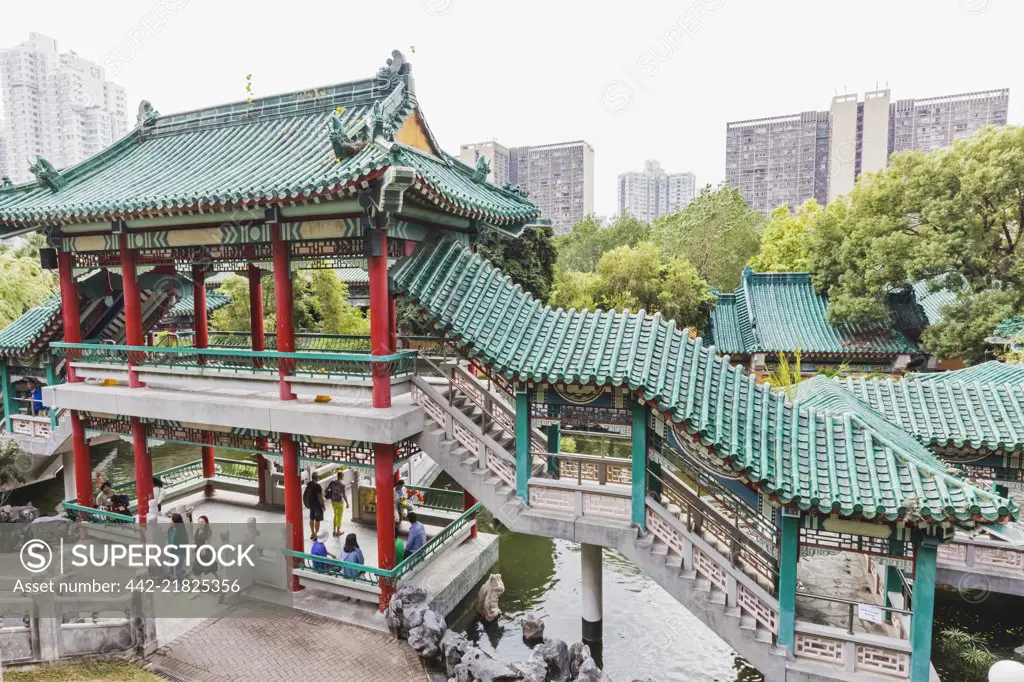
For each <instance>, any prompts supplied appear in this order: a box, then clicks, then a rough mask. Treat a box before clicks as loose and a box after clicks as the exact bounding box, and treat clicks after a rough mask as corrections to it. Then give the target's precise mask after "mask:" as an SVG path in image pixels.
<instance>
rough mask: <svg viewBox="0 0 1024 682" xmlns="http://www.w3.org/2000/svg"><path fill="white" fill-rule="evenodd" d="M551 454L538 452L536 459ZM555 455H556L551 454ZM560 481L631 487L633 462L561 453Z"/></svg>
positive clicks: (559, 461) (621, 458) (623, 459)
mask: <svg viewBox="0 0 1024 682" xmlns="http://www.w3.org/2000/svg"><path fill="white" fill-rule="evenodd" d="M548 454H549V453H546V452H536V451H534V453H533V455H534V456H535V457H544V456H547V455H548ZM550 454H552V455H554V454H555V453H550ZM555 456H557V457H558V479H559V480H560V481H566V482H568V481H576V483H578V484H583V483H596V484H598V485H606V484H608V483H618V484H621V485H630V484H631V483H632V482H633V462H632V460H629V459H625V458H623V457H601V456H598V455H579V454H576V453H566V452H559V453H557V455H555Z"/></svg>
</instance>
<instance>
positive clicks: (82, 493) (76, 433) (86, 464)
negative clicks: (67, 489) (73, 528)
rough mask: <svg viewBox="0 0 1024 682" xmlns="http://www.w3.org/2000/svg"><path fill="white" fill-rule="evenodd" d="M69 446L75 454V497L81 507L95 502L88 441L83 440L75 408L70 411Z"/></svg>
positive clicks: (82, 432)
mask: <svg viewBox="0 0 1024 682" xmlns="http://www.w3.org/2000/svg"><path fill="white" fill-rule="evenodd" d="M71 448H72V451H73V452H74V455H75V497H77V498H78V504H79V505H80V506H82V507H92V506H94V505H95V504H96V500H95V498H94V497H93V492H92V461H91V460H90V457H89V443H88V442H87V441H86V440H85V425H84V424H83V423H82V417H81V415H80V414H79V413H78V411H77V410H72V411H71Z"/></svg>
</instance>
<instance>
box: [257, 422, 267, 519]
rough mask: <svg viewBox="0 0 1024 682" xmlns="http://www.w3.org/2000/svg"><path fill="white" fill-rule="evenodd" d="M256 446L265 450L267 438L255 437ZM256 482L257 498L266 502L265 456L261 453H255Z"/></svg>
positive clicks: (261, 502)
mask: <svg viewBox="0 0 1024 682" xmlns="http://www.w3.org/2000/svg"><path fill="white" fill-rule="evenodd" d="M256 447H257V448H259V449H260V450H263V451H265V450H266V449H267V439H266V438H257V439H256ZM256 484H257V485H258V486H259V500H260V504H266V503H267V458H266V457H264V456H263V455H260V454H257V455H256Z"/></svg>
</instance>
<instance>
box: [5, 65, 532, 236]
mask: <svg viewBox="0 0 1024 682" xmlns="http://www.w3.org/2000/svg"><path fill="white" fill-rule="evenodd" d="M392 60H393V61H394V64H391V65H389V66H387V67H384V69H382V70H381V72H379V73H378V74H377V76H376V77H375V78H370V79H367V80H362V81H356V82H351V83H343V84H340V85H332V86H327V87H318V88H314V89H307V90H304V91H301V92H295V93H290V94H285V95H277V96H274V97H266V98H262V99H256V100H253V101H252V102H251V103H249V102H240V103H237V104H229V105H224V106H218V107H212V108H209V109H201V110H197V111H190V112H186V113H182V114H176V115H172V116H159V115H154V114H155V112H152V110H151V109H150V110H149V112H152V113H150V115H149V116H147V115H146V114H147V110H146V109H145V108H142V109H141V110H140V119H141V120H140V123H139V125H138V127H136V128H135V130H134V131H132V132H131V133H130V134H129V135H127V136H126V137H124V138H122V139H121V140H119V141H118V142H116V143H115V144H114V145H113V146H111V147H109V148H108V149H106V150H104V151H103V152H100V153H99V154H97V155H96V156H94V157H92V158H90V159H88V160H86V161H84V162H82V163H80V164H78V165H76V166H73V167H71V168H68V169H65V170H62V171H60V172H59V182H58V183H57V184H56V186H55V187H56V189H54V185H53V183H50V184H45V183H41V182H33V183H29V184H25V185H20V186H17V187H12V188H7V189H0V234H2V233H4V232H14V231H17V230H24V229H26V228H28V227H34V226H37V225H42V224H47V225H49V224H53V223H55V222H56V223H84V222H94V221H100V222H102V221H109V220H111V219H112V218H115V217H137V216H141V215H155V214H161V215H166V214H170V213H173V214H175V215H180V214H181V213H182V212H200V211H203V212H210V211H211V210H216V209H233V208H235V207H245V208H251V207H253V206H260V205H267V204H272V203H278V204H280V203H284V204H287V203H292V202H300V201H306V200H323V199H325V198H331V197H332V196H337V195H339V194H340V193H342V192H347V191H348V190H349V189H354V188H355V186H356V184H357V183H362V182H363V181H365V180H367V179H370V178H373V177H376V176H377V175H378V174H381V173H383V171H384V170H385V169H386V168H387V167H389V166H412V167H413V168H414V169H415V170H416V180H415V184H414V186H413V188H411V189H410V190H409V191H407V192H406V198H407V199H410V198H412V199H418V200H419V201H420V202H421V203H426V204H431V205H436V206H437V207H438V208H439V209H440V210H443V211H445V212H448V213H453V214H457V215H462V216H465V217H469V218H474V219H480V220H482V221H484V222H486V223H489V224H492V225H496V226H499V227H505V226H511V227H513V228H514V227H516V226H518V225H521V224H522V223H524V222H526V221H528V220H530V219H532V218H535V217H536V216H537V215H538V214H539V211H538V209H537V208H536V206H534V204H532V203H531V202H530V201H528V200H527V199H526V198H524V197H523V196H522V195H521V194H519V193H517V192H513V191H511V190H508V189H504V188H499V187H495V186H494V185H491V184H489V183H487V182H483V181H480V182H477V181H475V180H474V179H473V171H472V169H469V168H467V167H466V166H464V165H463V164H461V163H459V162H457V161H455V160H454V159H452V157H450V156H448V155H446V154H443V153H441V156H439V157H438V156H432V155H430V154H428V153H426V152H421V151H419V150H415V149H413V148H412V147H409V146H406V145H404V144H401V143H399V142H395V141H394V134H395V131H397V130H398V129H399V128H401V126H402V124H403V123H405V122H406V121H407V120H409V119H410V117H412V116H413V115H414V112H417V113H418V106H419V105H418V102H417V100H416V96H415V94H414V91H413V79H412V75H411V72H410V69H409V65H408V64H406V63H405V60H404V58H403V57H402V56H401V55H400V54H397V53H393V58H392ZM375 106H376V107H379V111H380V114H381V117H382V118H381V121H382V126H380V127H378V129H377V130H376V131H373V130H371V125H372V122H373V121H374V120H376V119H374V117H373V112H374V110H375ZM144 107H145V103H144ZM339 109H340V110H341V113H340V114H339V116H340V123H341V126H342V128H343V130H345V131H346V132H347V133H350V134H351V137H352V138H353V142H355V143H357V144H356V145H355V146H353V147H351V150H352V155H351V156H347V153H346V156H343V157H339V156H338V154H337V153H336V151H335V147H334V145H333V144H332V141H331V139H330V130H329V128H330V124H331V122H332V118H333V117H334V115H335V113H336V112H337V111H338V110H339ZM417 120H422V117H420V118H419V119H417ZM427 135H428V136H430V135H429V129H428V130H427ZM429 143H430V144H431V145H433V146H434V148H435V149H436V143H434V141H433V139H432V136H430V140H429ZM360 145H362V147H361V149H357V147H358V146H360ZM439 153H440V152H439Z"/></svg>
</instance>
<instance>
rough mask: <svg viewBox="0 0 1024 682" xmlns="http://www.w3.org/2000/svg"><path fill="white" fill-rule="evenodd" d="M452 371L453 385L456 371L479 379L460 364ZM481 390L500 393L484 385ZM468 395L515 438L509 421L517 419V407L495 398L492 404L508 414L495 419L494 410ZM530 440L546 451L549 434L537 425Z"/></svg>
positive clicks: (469, 378)
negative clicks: (500, 418)
mask: <svg viewBox="0 0 1024 682" xmlns="http://www.w3.org/2000/svg"><path fill="white" fill-rule="evenodd" d="M452 373H453V376H452V377H451V379H450V381H451V384H452V386H454V385H455V382H454V374H455V373H458V374H461V375H462V376H463V378H465V379H466V380H468V381H473V382H475V381H477V378H476V377H474V376H473V375H472V374H470V373H469V372H468V371H466V370H465V369H463V368H462V367H459V366H458V365H452ZM499 388H501V387H500V386H499ZM481 390H483V391H484V392H485V393H488V394H491V395H498V394H496V393H494V392H492V391H490V390H487V389H484V388H483V387H482V386H481ZM466 397H467V398H468V399H469V400H470V401H472V402H473V404H474V405H476V406H477V407H479V408H480V410H481V411H483V412H484V414H486V415H487V416H488V417H489V418H490V419H491V422H492V423H494V424H497V425H498V426H500V427H501V428H502V429H503V430H504V431H505V433H507V434H509V435H510V436H512V437H513V438H515V435H516V434H515V429H514V428H512V429H510V428H509V427H508V424H509V423H512V424H515V421H516V413H515V408H513V407H512V406H510V405H507V404H506V403H504V402H503V401H501V400H500V399H499V400H493V401H492V402H491V404H492V405H497V406H498V409H499V410H501V412H502V414H504V415H505V416H506V420H505V421H501V420H495V419H494V415H493V413H492V411H491V410H488V409H487V407H486V405H481V404H480V403H479V402H477V401H476V400H473V396H471V395H469V394H466ZM530 441H531V449H533V448H532V446H534V445H538V446H540V447H542V448H544V450H545V451H546V450H547V447H548V437H547V435H546V434H545V433H544V431H543V430H542V429H539V428H537V427H533V428H532V429H531V434H530ZM547 454H550V453H547Z"/></svg>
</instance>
